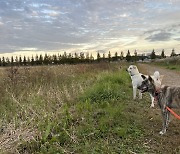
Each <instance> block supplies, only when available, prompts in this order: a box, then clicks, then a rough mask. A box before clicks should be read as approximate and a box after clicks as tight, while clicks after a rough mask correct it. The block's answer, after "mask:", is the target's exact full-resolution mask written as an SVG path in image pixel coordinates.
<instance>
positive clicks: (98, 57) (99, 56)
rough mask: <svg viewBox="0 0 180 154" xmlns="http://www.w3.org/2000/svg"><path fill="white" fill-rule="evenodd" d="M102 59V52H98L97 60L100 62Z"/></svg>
mask: <svg viewBox="0 0 180 154" xmlns="http://www.w3.org/2000/svg"><path fill="white" fill-rule="evenodd" d="M100 60H101V55H100V53H99V52H98V53H97V61H98V62H100Z"/></svg>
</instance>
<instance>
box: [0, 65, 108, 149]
mask: <svg viewBox="0 0 180 154" xmlns="http://www.w3.org/2000/svg"><path fill="white" fill-rule="evenodd" d="M107 70H110V67H109V64H92V65H86V64H80V65H60V66H41V67H11V68H4V69H1V70H0V91H1V93H0V117H1V118H0V129H1V132H0V143H1V144H0V150H1V151H4V152H5V151H11V152H14V151H16V152H17V151H18V150H17V147H18V145H19V144H20V143H22V142H24V141H30V140H32V139H34V140H35V139H36V138H43V131H42V132H41V131H39V128H40V127H41V125H42V121H45V120H46V119H56V118H59V116H60V114H61V113H62V112H63V110H64V109H62V107H63V106H64V105H65V104H67V103H70V102H71V103H75V102H74V101H76V99H77V97H79V95H80V94H81V93H83V92H84V89H86V88H87V87H88V86H90V85H91V84H93V82H94V81H95V80H96V77H97V74H98V72H102V71H107ZM45 131H46V130H45Z"/></svg>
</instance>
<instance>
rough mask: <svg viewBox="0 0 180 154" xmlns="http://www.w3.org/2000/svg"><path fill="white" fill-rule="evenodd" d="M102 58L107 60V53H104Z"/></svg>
mask: <svg viewBox="0 0 180 154" xmlns="http://www.w3.org/2000/svg"><path fill="white" fill-rule="evenodd" d="M102 59H103V61H105V59H106V55H105V53H103V57H102Z"/></svg>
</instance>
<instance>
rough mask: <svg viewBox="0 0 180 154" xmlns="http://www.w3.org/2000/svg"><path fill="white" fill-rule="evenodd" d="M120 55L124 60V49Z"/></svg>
mask: <svg viewBox="0 0 180 154" xmlns="http://www.w3.org/2000/svg"><path fill="white" fill-rule="evenodd" d="M120 57H121V60H123V59H124V52H123V51H121V55H120Z"/></svg>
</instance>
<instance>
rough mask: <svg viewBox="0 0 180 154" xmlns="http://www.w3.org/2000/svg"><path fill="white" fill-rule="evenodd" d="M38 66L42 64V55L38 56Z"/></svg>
mask: <svg viewBox="0 0 180 154" xmlns="http://www.w3.org/2000/svg"><path fill="white" fill-rule="evenodd" d="M39 64H40V65H42V64H43V56H42V54H40V56H39Z"/></svg>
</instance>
